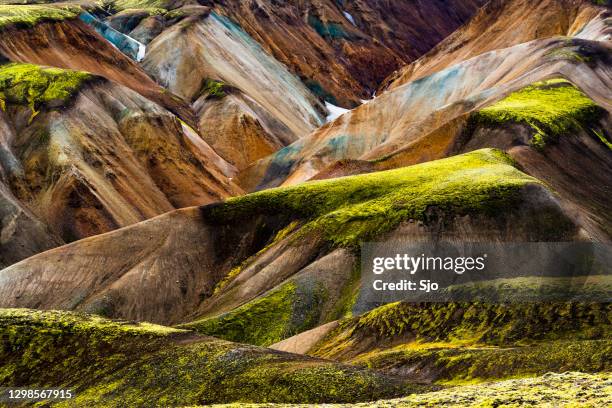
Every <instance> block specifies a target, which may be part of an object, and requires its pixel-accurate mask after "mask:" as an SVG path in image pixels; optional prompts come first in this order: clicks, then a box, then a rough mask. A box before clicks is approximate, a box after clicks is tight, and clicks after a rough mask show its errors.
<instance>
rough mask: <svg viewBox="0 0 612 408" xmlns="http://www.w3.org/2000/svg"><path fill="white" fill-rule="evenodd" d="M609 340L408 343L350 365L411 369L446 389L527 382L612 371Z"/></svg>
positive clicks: (611, 353)
mask: <svg viewBox="0 0 612 408" xmlns="http://www.w3.org/2000/svg"><path fill="white" fill-rule="evenodd" d="M611 357H612V341H611V340H582V341H576V340H565V341H551V342H542V343H536V344H531V345H527V346H514V347H491V346H487V345H469V344H468V345H464V346H462V345H459V344H457V343H449V344H444V343H433V344H431V343H409V344H403V345H399V346H396V347H391V348H388V349H382V350H373V351H371V352H369V353H365V354H363V355H360V356H358V357H356V358H355V359H352V360H350V363H351V364H353V365H356V366H359V367H368V368H373V369H377V370H380V371H383V372H387V371H390V372H391V371H394V370H397V369H401V368H402V367H410V368H411V371H412V373H413V375H419V374H421V373H422V375H423V376H424V377H426V378H428V379H431V380H433V381H435V383H436V384H442V385H461V384H470V383H481V382H485V381H491V380H497V379H500V380H501V379H507V378H524V377H533V376H537V375H542V374H545V373H547V372H566V371H575V370H579V371H582V372H602V371H611V370H612V363H611V362H610V358H611Z"/></svg>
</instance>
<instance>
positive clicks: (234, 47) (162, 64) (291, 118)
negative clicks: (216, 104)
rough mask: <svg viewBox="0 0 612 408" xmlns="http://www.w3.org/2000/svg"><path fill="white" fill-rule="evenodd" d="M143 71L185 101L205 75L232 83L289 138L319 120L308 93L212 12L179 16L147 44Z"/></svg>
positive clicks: (201, 87)
mask: <svg viewBox="0 0 612 408" xmlns="http://www.w3.org/2000/svg"><path fill="white" fill-rule="evenodd" d="M143 66H144V68H145V69H146V70H147V72H148V73H149V74H150V75H151V76H152V77H154V78H155V79H156V80H157V81H158V82H159V83H161V84H162V85H163V86H165V87H166V88H168V89H169V90H170V91H172V92H174V93H176V94H177V95H179V96H181V97H183V98H184V99H185V100H188V101H195V100H196V99H198V98H199V97H200V96H201V95H202V94H204V93H205V92H206V86H207V84H208V83H209V81H211V80H217V81H219V80H220V81H223V82H224V83H225V84H228V85H230V86H233V87H235V88H238V89H239V90H240V91H241V92H243V93H244V94H246V95H248V97H249V98H251V99H253V100H254V101H255V102H256V103H257V104H258V105H259V106H261V107H263V109H265V110H266V112H267V114H268V116H269V117H271V119H272V120H273V121H274V122H275V123H270V122H272V120H269V121H268V124H267V127H268V128H270V129H273V130H274V131H275V135H274V136H275V137H276V138H278V139H280V140H290V141H294V140H296V139H297V138H299V137H301V136H303V135H305V134H308V133H309V132H311V131H312V130H313V129H315V128H317V127H318V126H320V125H321V124H322V117H321V114H320V113H319V112H322V111H323V107H322V106H321V105H320V102H319V101H318V100H317V99H316V98H315V97H314V95H313V94H312V93H311V92H310V91H309V90H308V89H307V88H306V87H305V86H304V85H303V84H302V82H300V80H299V79H298V78H297V77H295V76H294V75H292V74H291V73H290V72H289V71H287V69H286V68H285V67H284V66H283V65H282V64H281V63H279V62H278V61H276V60H275V59H274V58H272V57H271V56H270V55H268V54H267V53H266V52H265V51H264V50H263V49H262V48H261V46H260V45H259V44H257V43H256V42H255V41H254V40H253V39H252V38H251V37H249V36H248V35H247V34H246V33H245V32H244V31H243V30H242V29H241V28H240V27H239V26H237V25H236V24H235V23H233V22H232V21H230V20H229V19H227V18H226V17H223V16H220V15H218V14H216V13H211V14H210V15H208V16H207V17H205V18H203V19H201V18H199V17H192V18H187V19H184V20H182V21H181V22H180V23H178V24H176V25H174V26H172V27H171V28H169V29H167V30H166V31H164V32H163V33H162V34H161V35H159V36H158V37H157V38H156V39H155V40H154V41H153V42H152V43H150V44H149V46H148V53H147V56H146V58H145V59H144V61H143Z"/></svg>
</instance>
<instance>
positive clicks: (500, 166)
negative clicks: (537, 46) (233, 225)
mask: <svg viewBox="0 0 612 408" xmlns="http://www.w3.org/2000/svg"><path fill="white" fill-rule="evenodd" d="M529 183H539V182H538V181H537V180H536V179H534V178H532V177H529V176H527V175H525V174H524V173H521V172H520V171H518V170H517V169H516V168H514V167H513V166H512V161H511V160H510V159H509V158H508V157H507V156H506V155H505V154H504V153H502V152H500V151H497V150H493V149H483V150H478V151H475V152H471V153H468V154H464V155H460V156H455V157H451V158H448V159H443V160H437V161H433V162H428V163H424V164H419V165H416V166H411V167H405V168H401V169H397V170H389V171H384V172H378V173H371V174H365V175H358V176H351V177H345V178H339V179H334V180H324V181H317V182H308V183H304V184H301V185H298V186H295V187H285V188H276V189H270V190H265V191H262V192H258V193H254V194H249V195H246V196H242V197H237V198H232V199H230V200H228V201H227V202H225V203H224V204H222V205H219V206H214V207H210V208H208V209H206V210H205V212H207V213H208V214H207V215H208V217H210V218H211V219H213V220H216V221H217V222H236V221H237V220H241V219H243V220H244V219H249V218H250V217H253V215H254V214H258V213H259V214H261V213H262V212H266V213H270V214H276V215H277V216H278V217H282V216H290V217H295V218H301V219H307V220H308V221H309V222H308V223H307V224H306V225H305V226H304V227H303V228H302V232H303V233H310V232H316V233H318V234H321V235H322V236H323V237H324V238H325V239H327V240H328V241H329V242H330V243H332V244H333V245H338V246H356V245H357V244H358V243H359V242H360V241H362V240H366V239H369V238H373V237H376V236H378V235H380V234H382V233H385V232H387V231H390V230H392V229H393V228H395V227H396V226H398V225H399V224H400V223H401V222H402V221H405V220H408V219H417V220H423V219H424V217H425V211H426V210H427V209H428V208H429V207H431V206H436V207H438V208H440V209H442V210H444V211H448V212H449V213H451V214H466V213H481V214H485V215H490V216H496V215H498V214H499V212H500V211H502V210H503V209H507V208H513V207H514V206H516V204H517V203H518V201H519V200H520V197H519V191H520V189H521V187H523V186H525V185H526V184H529Z"/></svg>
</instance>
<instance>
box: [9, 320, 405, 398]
mask: <svg viewBox="0 0 612 408" xmlns="http://www.w3.org/2000/svg"><path fill="white" fill-rule="evenodd" d="M9 385H10V386H25V385H28V386H30V387H35V386H36V387H51V386H55V387H60V386H61V387H69V388H72V389H74V390H75V392H76V393H77V395H78V397H77V398H76V400H73V401H70V402H67V403H65V404H63V405H62V404H58V405H59V406H66V407H75V406H76V407H91V406H98V407H100V406H105V407H126V406H147V407H156V406H160V407H161V406H164V407H166V406H182V405H193V404H210V403H220V402H234V401H242V402H294V403H297V402H311V403H317V402H324V401H325V402H356V401H369V400H374V399H380V398H388V397H392V396H397V395H402V394H405V393H410V392H413V391H414V390H415V389H416V388H415V387H409V386H406V385H404V384H403V383H402V382H400V381H398V380H397V379H394V378H392V377H388V376H385V375H381V374H377V373H374V372H370V371H367V370H361V369H355V368H350V367H348V366H342V365H340V364H337V363H333V362H329V361H325V360H319V359H313V358H309V357H304V356H296V355H292V354H287V353H280V352H274V351H272V350H267V349H262V348H257V347H252V346H246V345H238V344H234V343H229V342H226V341H222V340H218V339H214V338H210V337H201V336H197V335H195V334H194V333H192V332H188V331H184V330H177V329H172V328H168V327H163V326H156V325H150V324H132V323H127V322H116V321H110V320H106V319H103V318H100V317H95V316H88V315H81V314H74V313H68V312H41V311H31V310H25V309H0V386H9Z"/></svg>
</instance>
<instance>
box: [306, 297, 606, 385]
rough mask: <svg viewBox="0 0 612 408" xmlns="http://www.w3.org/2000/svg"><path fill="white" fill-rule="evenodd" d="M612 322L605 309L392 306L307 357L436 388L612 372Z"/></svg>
mask: <svg viewBox="0 0 612 408" xmlns="http://www.w3.org/2000/svg"><path fill="white" fill-rule="evenodd" d="M611 318H612V305H611V304H609V303H554V302H550V303H512V304H487V303H478V302H463V303H461V302H459V303H444V304H443V303H440V304H420V305H419V304H404V303H392V304H388V305H385V306H381V307H379V308H377V309H375V310H373V311H371V312H369V313H366V314H364V315H362V316H359V317H355V318H353V319H348V320H345V321H343V322H341V324H340V326H339V327H338V328H337V329H335V330H334V331H333V332H332V333H330V334H329V335H328V336H327V337H326V338H325V339H324V340H323V341H322V342H321V343H319V344H318V345H317V347H316V348H315V350H313V351H312V353H313V354H314V355H317V356H322V357H327V358H340V359H341V360H342V361H346V362H350V363H351V364H355V365H358V366H363V367H370V368H376V369H378V370H383V371H390V372H393V371H395V370H398V369H401V368H408V367H409V368H410V372H411V373H412V375H414V376H416V377H419V378H425V379H427V380H429V381H435V382H437V383H442V384H461V383H466V382H482V381H487V380H490V379H504V378H512V377H525V376H533V375H541V374H544V373H546V372H549V371H557V372H563V371H568V370H577V371H585V372H598V371H610V370H612V363H611V361H612V358H611V357H612V340H610V338H612V322H611ZM364 344H365V345H367V344H369V345H371V346H369V348H366V349H364V348H363V345H364ZM355 350H361V351H360V352H356V351H355Z"/></svg>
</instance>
